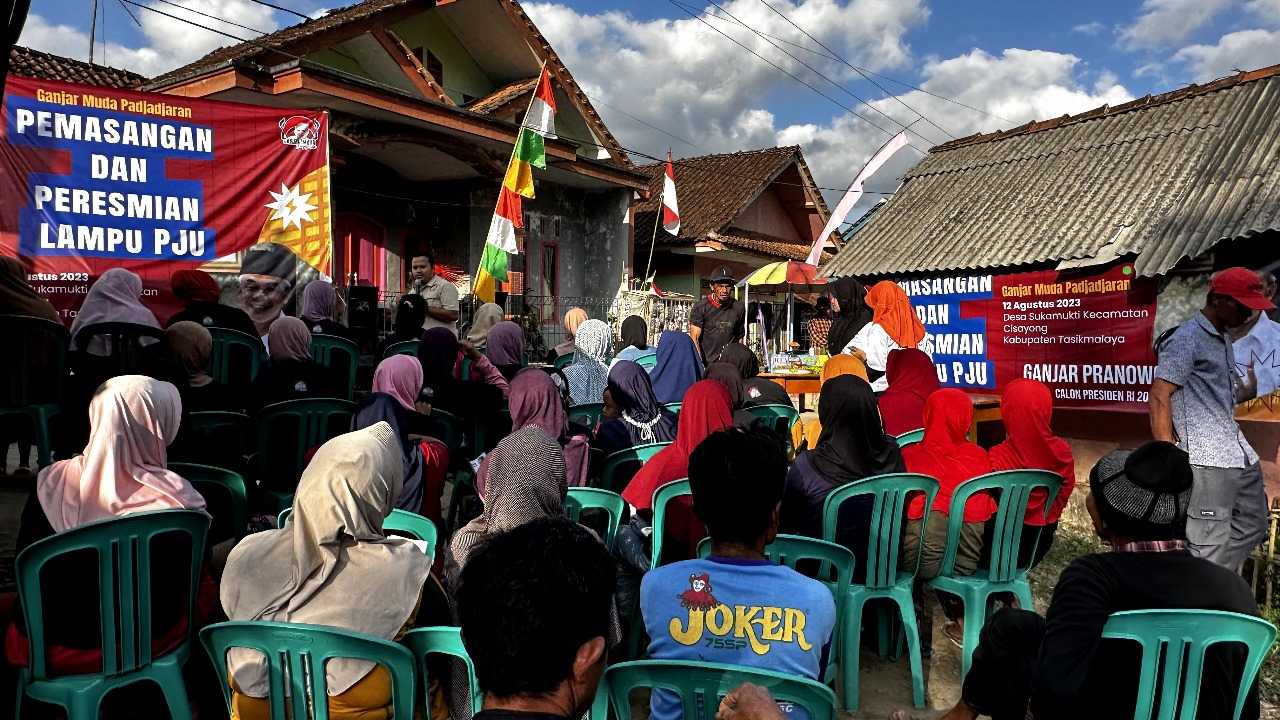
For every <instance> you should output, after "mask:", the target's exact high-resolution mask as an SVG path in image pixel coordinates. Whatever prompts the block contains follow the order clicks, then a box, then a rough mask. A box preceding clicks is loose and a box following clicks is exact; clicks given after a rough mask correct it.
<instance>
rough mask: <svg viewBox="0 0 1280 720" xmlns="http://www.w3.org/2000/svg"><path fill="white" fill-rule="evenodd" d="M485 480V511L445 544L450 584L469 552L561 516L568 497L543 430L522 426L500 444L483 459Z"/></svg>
mask: <svg viewBox="0 0 1280 720" xmlns="http://www.w3.org/2000/svg"><path fill="white" fill-rule="evenodd" d="M488 459H489V480H488V483H487V485H486V488H485V496H484V511H483V512H481V513H480V517H478V518H476V519H475V520H472V521H471V522H469V523H467V524H466V526H464V527H463V528H462V529H461V530H459V531H458V532H457V533H455V534H454V536H453V539H452V540H451V541H450V542H449V551H450V554H451V555H452V562H451V563H450V565H451V567H450V568H448V569H447V574H448V575H449V579H450V582H449V585H450V587H453V586H455V585H456V582H457V575H456V573H460V572H462V568H463V567H465V566H466V564H467V558H469V557H470V556H471V551H472V550H474V549H475V548H476V546H478V545H479V544H480V543H482V542H484V540H485V539H486V538H488V537H489V535H491V534H493V533H499V532H503V531H505V530H510V529H512V528H514V527H519V526H520V525H523V524H525V523H527V522H529V521H530V520H536V519H538V518H541V517H556V516H559V515H563V514H564V498H565V495H567V494H568V492H569V486H568V483H567V481H566V479H565V466H564V453H563V452H562V451H561V449H560V444H559V443H557V442H556V441H555V439H554V438H552V437H551V436H550V435H548V434H547V433H546V431H545V430H543V429H542V428H540V427H538V426H536V425H527V426H525V427H523V428H521V429H519V430H516V431H515V432H513V433H511V434H510V435H508V436H506V437H505V438H503V439H502V442H499V443H498V446H497V447H495V448H494V449H493V451H492V452H490V453H489V455H488Z"/></svg>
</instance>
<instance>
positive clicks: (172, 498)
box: [36, 375, 204, 532]
mask: <svg viewBox="0 0 1280 720" xmlns="http://www.w3.org/2000/svg"><path fill="white" fill-rule="evenodd" d="M181 420H182V399H181V397H180V396H179V395H178V389H177V388H175V387H174V386H173V385H170V384H169V383H167V382H160V381H158V380H152V379H151V378H149V377H144V376H142V375H120V376H118V377H113V378H111V379H110V380H108V381H106V382H105V383H103V384H102V387H100V388H98V392H97V393H96V394H95V395H94V396H93V401H92V402H90V403H89V425H90V430H89V444H87V445H85V448H84V452H83V453H82V454H80V455H77V456H75V457H73V458H71V459H70V460H62V461H60V462H56V463H54V464H52V465H50V466H49V467H47V468H45V469H44V470H41V471H40V475H39V477H38V478H37V480H36V497H37V498H38V499H39V500H40V507H41V508H43V509H44V514H45V515H46V516H47V517H48V518H49V524H50V525H52V526H53V529H54V531H55V532H62V531H64V530H68V529H70V528H74V527H79V526H80V525H83V524H85V523H88V522H92V521H94V520H104V519H107V518H113V517H119V516H121V515H127V514H128V513H134V512H142V511H144V510H173V509H180V508H188V509H191V510H203V509H204V498H203V497H201V496H200V493H198V492H196V490H195V488H193V487H191V484H190V483H188V482H187V481H186V480H184V479H183V478H182V477H181V476H180V475H178V474H177V473H174V472H173V471H171V470H169V469H168V468H167V467H166V448H167V447H168V446H169V443H171V442H173V439H174V437H176V436H177V434H178V425H179V423H180V422H181Z"/></svg>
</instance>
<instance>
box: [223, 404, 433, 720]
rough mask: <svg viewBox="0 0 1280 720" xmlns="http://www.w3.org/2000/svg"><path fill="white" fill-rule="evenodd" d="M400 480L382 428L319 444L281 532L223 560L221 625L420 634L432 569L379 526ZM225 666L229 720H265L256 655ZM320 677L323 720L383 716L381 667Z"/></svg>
mask: <svg viewBox="0 0 1280 720" xmlns="http://www.w3.org/2000/svg"><path fill="white" fill-rule="evenodd" d="M403 481H404V463H403V453H402V452H401V448H400V444H399V443H398V442H397V440H396V433H395V431H394V430H393V429H392V428H391V427H390V426H388V425H387V424H385V423H376V424H374V425H372V426H370V427H368V428H366V429H364V430H358V431H356V432H352V433H348V434H346V435H339V436H338V437H336V438H334V439H332V440H330V441H328V442H326V443H325V444H324V445H322V446H321V447H320V449H319V450H318V451H317V452H316V455H315V458H314V459H312V461H311V464H310V465H308V466H307V469H306V470H305V471H303V473H302V479H301V480H300V481H299V483H298V489H297V493H296V494H295V495H294V498H293V515H292V517H291V519H290V521H289V523H288V524H287V525H285V527H283V528H281V529H279V530H268V531H266V532H260V533H257V534H254V535H250V536H249V537H247V538H245V539H244V540H242V541H241V542H240V544H239V545H237V546H236V547H235V549H234V550H232V551H231V555H230V556H229V557H228V558H227V567H226V570H225V572H224V573H223V576H222V592H221V595H222V607H223V609H224V610H225V611H226V613H227V617H228V618H230V619H231V620H241V621H246V620H247V621H259V620H265V621H271V622H293V623H306V624H311V625H326V626H329V627H335V628H341V629H343V630H353V631H356V632H361V633H365V634H368V635H373V636H375V637H380V638H384V639H387V640H396V639H398V638H399V637H400V636H401V635H403V634H404V633H405V631H406V630H408V629H409V628H410V627H412V626H413V625H415V624H418V623H417V620H418V616H419V615H420V614H421V613H420V612H419V605H420V603H422V601H423V599H424V595H426V593H425V592H424V591H426V590H427V587H424V586H425V585H426V584H427V582H428V577H429V576H430V574H431V562H430V560H429V559H428V558H427V556H426V555H425V554H423V552H422V551H421V550H419V549H418V547H417V546H416V545H414V544H413V542H411V541H409V540H405V539H403V538H397V537H389V536H388V535H387V534H386V532H385V531H384V530H383V526H382V524H383V520H384V518H386V516H387V515H388V514H390V512H391V510H392V508H393V507H395V501H396V499H397V498H398V497H400V496H401V492H402V490H403V488H402V483H403ZM432 619H433V620H434V621H435V622H437V623H438V622H442V621H444V618H432ZM227 662H228V666H229V669H230V673H231V690H232V700H231V704H232V717H233V718H237V719H238V720H259V718H261V719H264V720H265V718H267V717H269V715H270V704H269V700H268V699H267V698H268V694H269V688H268V682H267V672H266V666H265V663H264V662H263V660H262V658H261V655H260V654H259V653H258V652H256V651H253V650H247V649H234V650H232V651H231V652H230V653H229V654H228V658H227ZM325 673H326V678H327V681H328V694H329V698H328V701H329V703H328V704H329V717H331V718H334V720H355V719H356V718H365V719H367V718H383V719H385V718H388V717H390V714H389V713H390V709H391V708H390V705H391V676H390V674H389V673H388V672H387V671H386V669H385V668H382V667H380V666H377V665H374V664H373V663H369V662H365V661H359V660H331V661H330V662H329V663H327V664H326V666H325Z"/></svg>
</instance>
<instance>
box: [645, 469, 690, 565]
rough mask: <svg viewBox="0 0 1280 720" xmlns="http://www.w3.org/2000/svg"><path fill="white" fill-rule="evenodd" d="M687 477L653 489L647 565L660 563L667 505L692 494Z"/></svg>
mask: <svg viewBox="0 0 1280 720" xmlns="http://www.w3.org/2000/svg"><path fill="white" fill-rule="evenodd" d="M692 494H693V491H692V490H690V489H689V479H688V478H685V479H683V480H676V481H674V482H669V483H667V484H666V485H663V486H662V487H660V488H658V489H657V490H654V491H653V535H652V536H651V537H650V538H649V545H650V548H651V549H650V554H649V567H650V568H656V567H658V566H659V565H661V564H662V539H663V533H664V532H665V530H666V524H667V505H668V504H669V503H670V502H671V501H672V500H674V499H676V498H678V497H680V496H682V495H692Z"/></svg>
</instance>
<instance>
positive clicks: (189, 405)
mask: <svg viewBox="0 0 1280 720" xmlns="http://www.w3.org/2000/svg"><path fill="white" fill-rule="evenodd" d="M164 342H165V347H166V348H167V349H168V351H169V355H170V357H172V358H173V360H174V362H176V363H177V365H178V369H179V370H180V371H181V372H182V374H183V377H184V378H185V380H186V382H185V383H182V384H181V385H179V386H178V391H179V392H180V393H181V394H182V406H183V407H184V408H185V409H186V411H187V412H189V413H192V412H201V411H206V410H226V411H231V412H244V410H245V405H244V398H243V396H242V393H241V392H240V388H236V387H231V386H228V385H223V384H222V383H220V382H218V381H217V380H214V379H213V376H212V375H210V374H209V361H210V359H211V358H212V357H213V336H212V335H210V334H209V329H208V328H206V327H205V326H203V325H201V324H199V323H196V322H192V321H190V320H183V321H181V322H176V323H174V324H172V325H170V326H169V327H168V328H167V329H166V330H165V331H164Z"/></svg>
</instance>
